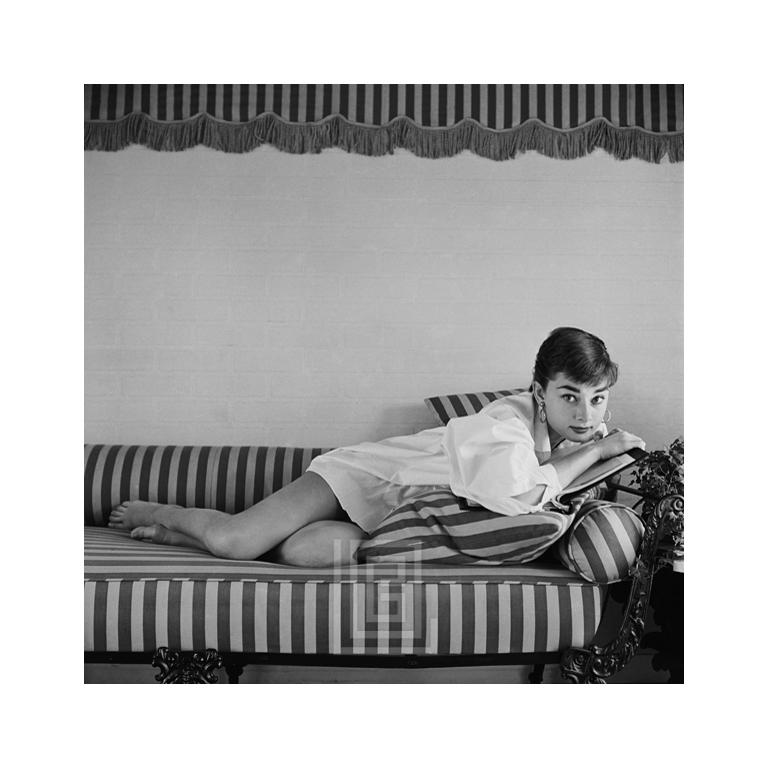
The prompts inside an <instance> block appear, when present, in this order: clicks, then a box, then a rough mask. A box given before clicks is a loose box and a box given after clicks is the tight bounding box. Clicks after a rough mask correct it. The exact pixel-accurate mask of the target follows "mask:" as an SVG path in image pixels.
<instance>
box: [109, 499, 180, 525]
mask: <svg viewBox="0 0 768 768" xmlns="http://www.w3.org/2000/svg"><path fill="white" fill-rule="evenodd" d="M173 506H174V505H173V504H157V503H156V502H153V501H124V502H123V503H122V504H120V505H119V506H117V507H115V508H114V509H113V510H112V511H111V512H110V513H109V522H108V523H107V525H108V526H109V527H110V528H122V529H123V530H128V531H130V530H133V529H134V528H136V527H138V526H140V525H152V524H153V523H154V522H155V512H156V511H157V510H158V509H161V508H162V507H173Z"/></svg>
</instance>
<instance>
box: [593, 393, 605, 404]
mask: <svg viewBox="0 0 768 768" xmlns="http://www.w3.org/2000/svg"><path fill="white" fill-rule="evenodd" d="M604 400H605V398H604V397H603V396H602V395H598V396H597V397H596V398H594V400H592V403H593V404H594V405H600V403H602V402H603V401H604Z"/></svg>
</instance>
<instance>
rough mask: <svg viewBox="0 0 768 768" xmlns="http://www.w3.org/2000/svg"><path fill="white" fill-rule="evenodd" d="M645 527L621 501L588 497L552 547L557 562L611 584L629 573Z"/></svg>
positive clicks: (591, 577) (579, 573) (581, 573)
mask: <svg viewBox="0 0 768 768" xmlns="http://www.w3.org/2000/svg"><path fill="white" fill-rule="evenodd" d="M644 532H645V528H644V526H643V523H642V521H641V520H640V518H639V517H638V516H637V515H636V514H635V513H634V512H633V511H632V510H631V509H630V508H629V507H626V506H624V505H623V504H615V503H613V502H610V501H603V500H600V499H591V500H589V501H586V502H585V503H584V504H583V505H582V506H581V508H580V509H579V510H578V514H577V515H576V519H575V520H574V522H573V525H572V527H571V529H570V530H569V531H568V533H567V534H566V535H565V536H564V537H563V538H562V539H561V540H560V541H559V542H558V543H557V545H556V546H555V547H553V550H554V553H555V555H556V556H557V558H558V559H559V560H560V562H561V563H562V564H563V565H564V566H565V567H566V568H568V569H569V570H571V571H573V572H574V573H577V574H578V575H579V576H581V577H582V578H583V579H586V580H587V581H592V582H595V583H597V584H612V583H613V582H615V581H621V580H622V579H625V578H626V577H627V576H628V575H629V571H630V569H631V568H632V566H633V565H634V563H635V559H636V557H637V552H638V550H639V548H640V542H641V541H642V538H643V533H644Z"/></svg>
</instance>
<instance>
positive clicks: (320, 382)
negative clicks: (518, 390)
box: [85, 147, 683, 447]
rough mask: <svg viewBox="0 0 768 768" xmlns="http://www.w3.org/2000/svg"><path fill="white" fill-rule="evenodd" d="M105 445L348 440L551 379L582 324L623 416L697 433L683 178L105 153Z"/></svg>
mask: <svg viewBox="0 0 768 768" xmlns="http://www.w3.org/2000/svg"><path fill="white" fill-rule="evenodd" d="M85 193H86V194H85V243H86V249H85V266H86V269H85V297H86V307H85V367H86V371H85V397H86V425H85V438H86V440H87V441H91V442H96V441H98V442H102V441H108V442H140V443H149V442H155V443H158V442H159V443H181V442H184V443H208V444H253V445H256V444H285V445H309V446H333V445H343V444H349V443H352V442H357V441H360V440H371V439H379V438H382V437H385V436H388V435H393V434H398V433H405V432H412V431H414V430H417V429H422V428H426V427H431V426H434V422H433V421H432V420H431V418H430V416H429V413H428V412H427V409H426V407H425V406H424V405H423V404H422V402H421V400H422V398H423V397H425V396H427V395H431V394H437V393H447V392H454V391H468V390H477V389H494V388H501V387H508V386H519V385H527V384H528V382H529V379H530V371H531V368H532V365H533V357H534V355H535V352H536V349H537V347H538V345H539V343H540V342H541V341H542V340H543V338H544V337H545V336H546V334H547V333H548V332H549V331H550V330H551V329H552V328H554V327H556V326H558V325H576V326H581V327H584V328H587V329H588V330H591V331H593V332H595V333H597V334H598V335H600V336H601V337H602V338H603V339H604V340H605V341H606V343H607V345H608V348H609V350H610V351H611V354H612V355H613V357H614V359H616V360H617V361H618V362H619V364H620V368H621V376H620V379H619V383H618V384H617V386H616V388H615V390H614V395H613V401H612V406H611V407H612V410H613V412H614V420H615V422H616V423H619V424H621V425H622V426H625V427H626V428H628V429H631V430H633V431H637V432H638V433H639V434H642V435H643V436H644V437H645V438H646V441H647V442H648V444H649V446H650V447H659V446H661V445H664V444H668V443H669V442H670V441H671V440H672V439H673V438H674V437H675V436H677V435H678V434H682V432H683V401H682V397H683V359H682V351H683V350H682V322H683V321H682V295H683V284H682V278H683V264H682V231H683V229H682V221H683V167H682V165H669V164H662V165H658V166H656V165H651V164H649V163H644V162H641V161H635V160H633V161H626V162H619V161H617V160H614V159H612V158H610V157H608V156H607V155H605V154H604V153H601V152H596V153H594V154H592V155H590V156H589V157H587V158H583V159H581V160H575V161H558V160H550V159H547V158H544V157H542V156H540V155H537V154H535V153H530V154H527V155H523V156H521V157H519V158H518V159H516V160H514V161H509V162H504V163H494V162H492V161H488V160H483V159H481V158H478V157H476V156H474V155H471V154H468V153H464V154H463V155H460V156H458V157H454V158H448V159H445V160H425V159H420V158H417V157H415V156H413V155H411V154H410V153H407V152H398V153H397V154H395V155H394V156H388V157H383V158H365V157H360V156H358V155H348V154H346V153H344V152H341V151H337V150H333V151H326V152H323V153H322V154H320V155H298V156H294V155H289V154H285V153H280V152H277V151H276V150H273V149H272V148H267V147H265V148H261V149H259V150H257V151H255V152H251V153H248V154H245V155H225V154H223V153H220V152H214V151H211V150H207V149H204V148H197V149H194V150H190V151H187V152H181V153H157V152H151V151H149V150H147V149H144V148H139V147H133V148H130V149H128V150H125V151H122V152H117V153H99V152H87V153H86V154H85Z"/></svg>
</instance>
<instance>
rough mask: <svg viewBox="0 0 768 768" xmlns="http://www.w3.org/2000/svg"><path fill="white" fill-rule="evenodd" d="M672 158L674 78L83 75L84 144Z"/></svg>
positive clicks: (676, 116)
mask: <svg viewBox="0 0 768 768" xmlns="http://www.w3.org/2000/svg"><path fill="white" fill-rule="evenodd" d="M130 144H142V145H144V146H146V147H150V148H151V149H155V150H160V151H179V150H183V149H188V148H189V147H194V146H196V145H198V144H203V145H204V146H206V147H211V148H213V149H218V150H221V151H223V152H248V151H251V150H253V149H255V148H256V147H259V146H261V145H262V144H270V145H272V146H274V147H277V148H278V149H280V150H283V151H285V152H292V153H304V152H320V151H322V150H323V149H327V148H330V147H339V148H341V149H343V150H346V151H347V152H356V153H358V154H363V155H384V154H392V153H393V152H394V151H395V149H398V148H403V149H407V150H409V151H411V152H413V153H414V154H416V155H418V156H419V157H431V158H437V157H450V156H452V155H455V154H457V153H459V152H462V151H464V150H469V151H471V152H474V153H475V154H478V155H480V156H482V157H486V158H490V159H493V160H508V159H511V158H514V157H515V156H516V155H517V154H518V153H521V152H526V151H530V150H535V151H537V152H540V153H541V154H544V155H546V156H548V157H557V158H565V159H571V158H576V157H583V156H584V155H586V154H588V153H590V152H592V151H593V150H595V149H597V148H600V149H603V150H605V151H607V152H609V153H610V154H612V155H613V156H615V157H617V158H619V159H628V158H632V157H637V158H641V159H643V160H647V161H649V162H655V163H658V162H660V161H661V160H662V159H663V158H664V157H667V158H668V159H669V161H671V162H678V161H682V159H683V86H682V85H558V84H550V85H487V84H486V85H379V84H376V85H368V84H362V85H86V86H85V149H87V150H89V149H91V150H107V151H116V150H119V149H123V148H125V147H127V146H129V145H130Z"/></svg>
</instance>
